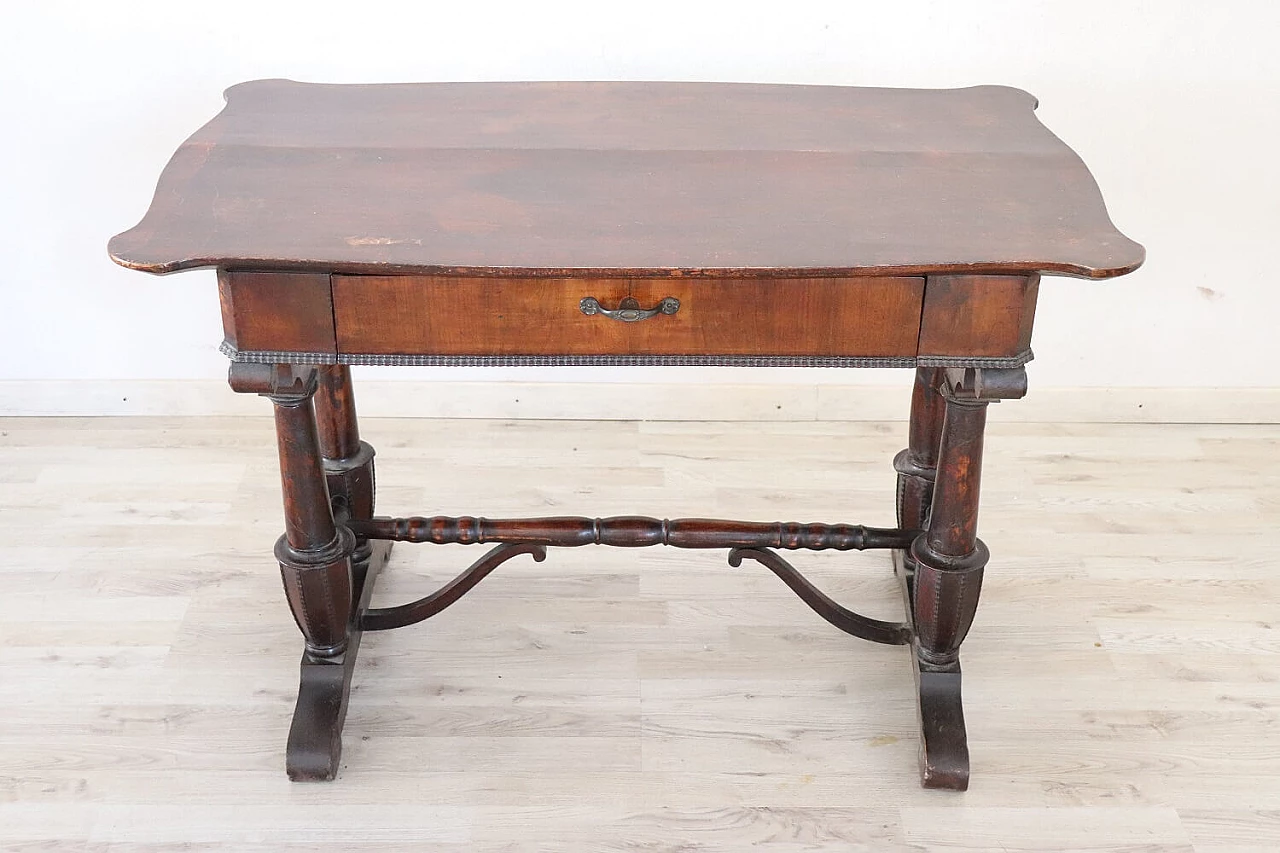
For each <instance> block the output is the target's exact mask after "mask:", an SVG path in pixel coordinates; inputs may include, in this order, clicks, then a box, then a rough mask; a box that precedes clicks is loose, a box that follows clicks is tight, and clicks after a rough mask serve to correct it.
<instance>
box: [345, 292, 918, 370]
mask: <svg viewBox="0 0 1280 853" xmlns="http://www.w3.org/2000/svg"><path fill="white" fill-rule="evenodd" d="M923 294H924V279H922V278H796V279H681V278H675V279H670V278H667V279H542V278H539V279H532V278H483V279H482V278H456V277H446V276H413V275H403V276H394V275H392V276H348V275H335V276H333V310H334V319H335V322H336V332H337V340H338V352H339V353H342V354H348V355H350V354H371V355H798V356H867V357H876V356H914V355H915V354H916V344H917V341H918V339H919V332H920V312H921V305H922V301H923ZM585 297H594V298H595V299H596V300H597V301H598V302H599V303H600V305H601V307H603V308H605V309H607V310H612V309H616V308H617V307H618V306H619V303H621V302H622V300H623V299H625V298H627V297H630V298H633V299H634V300H635V301H636V302H637V303H638V304H639V307H640V308H641V309H649V308H653V307H655V306H657V305H658V304H659V303H660V302H661V301H662V300H663V299H665V298H667V297H673V298H675V299H677V300H679V302H680V307H679V309H678V310H677V311H676V312H675V313H674V314H664V313H658V314H656V315H655V316H652V317H649V318H647V319H643V320H639V321H637V322H622V321H620V320H615V319H611V318H609V317H606V316H604V315H602V314H594V315H587V314H584V313H583V312H582V309H581V307H580V303H581V301H582V300H583V299H584V298H585Z"/></svg>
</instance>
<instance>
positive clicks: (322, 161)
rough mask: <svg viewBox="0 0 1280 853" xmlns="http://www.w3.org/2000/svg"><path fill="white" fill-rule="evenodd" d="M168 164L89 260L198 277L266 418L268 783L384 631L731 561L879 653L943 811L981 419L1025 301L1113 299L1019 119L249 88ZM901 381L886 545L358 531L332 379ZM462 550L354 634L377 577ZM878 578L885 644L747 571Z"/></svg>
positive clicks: (1071, 172) (400, 522)
mask: <svg viewBox="0 0 1280 853" xmlns="http://www.w3.org/2000/svg"><path fill="white" fill-rule="evenodd" d="M226 97H227V106H226V108H225V109H224V110H223V111H222V113H221V114H219V115H218V116H217V117H216V118H214V119H213V120H212V121H210V122H209V123H208V124H207V125H205V126H204V127H203V128H201V129H200V130H198V131H197V132H196V133H195V135H194V136H192V137H191V138H190V139H188V140H187V141H186V142H185V143H184V144H183V145H182V146H181V147H180V148H179V149H178V151H177V153H176V154H174V156H173V159H172V160H171V161H170V162H169V165H168V166H167V167H166V168H165V170H164V173H163V174H162V175H161V177H160V182H159V186H158V188H157V190H156V194H155V199H154V201H153V202H152V204H151V208H150V210H149V211H148V212H147V214H146V216H145V217H144V218H143V220H142V221H141V222H140V223H139V224H138V225H137V226H135V227H134V228H133V229H131V230H129V231H126V232H124V233H123V234H120V235H119V236H117V237H115V238H114V239H113V240H112V241H111V246H110V252H111V256H112V258H114V259H115V260H116V261H117V262H118V263H120V264H123V265H124V266H127V267H131V268H133V269H138V270H144V271H146V272H151V273H170V272H175V271H178V270H185V269H193V268H197V267H216V268H217V270H218V287H219V295H220V297H221V301H222V324H223V330H224V332H225V335H226V338H225V341H224V343H223V345H222V349H223V351H224V352H225V353H226V355H227V356H229V357H230V359H231V362H232V363H231V370H230V383H231V387H232V388H233V389H235V390H236V391H241V392H249V393H257V394H262V395H264V396H266V397H268V398H269V399H270V400H271V401H272V403H273V404H274V410H275V417H276V432H277V436H278V440H279V447H280V467H281V472H282V481H283V491H284V515H285V533H284V535H283V536H282V537H281V538H280V540H279V541H278V542H277V543H276V547H275V557H276V559H277V560H278V562H279V564H280V569H281V573H282V575H283V578H284V587H285V594H286V597H287V599H288V603H289V606H290V608H291V609H292V612H293V616H294V618H295V619H296V621H297V623H298V627H299V628H300V629H301V631H302V634H303V637H304V640H305V648H304V652H303V657H302V676H301V687H300V690H299V694H298V704H297V710H296V711H295V714H294V719H293V726H292V729H291V731H290V734H289V743H288V749H287V761H286V764H287V768H288V772H289V775H290V777H292V778H295V779H330V778H332V777H333V776H334V774H335V772H336V770H337V766H338V757H339V753H340V750H341V743H342V741H341V732H342V724H343V720H344V718H345V715H346V707H347V699H348V693H349V687H350V682H351V673H352V669H353V667H354V665H355V660H356V652H357V650H358V648H359V643H360V636H361V632H363V631H375V630H383V629H388V628H397V627H401V626H404V625H409V624H412V623H415V622H418V621H421V620H422V619H425V618H427V617H429V616H431V615H433V614H435V613H438V612H440V611H441V610H443V609H444V608H445V607H448V606H449V605H450V604H452V603H453V602H455V601H457V600H458V599H459V598H461V597H462V596H463V595H464V594H466V593H467V592H468V591H469V590H470V589H471V588H472V587H474V586H475V585H476V584H477V583H478V582H479V581H480V580H481V579H482V578H484V576H485V575H487V574H488V573H489V572H491V571H493V569H495V568H496V567H497V566H498V565H499V564H501V563H502V562H504V561H506V560H509V559H511V558H513V557H516V556H519V555H523V554H528V555H531V556H532V557H533V558H534V559H536V560H542V559H545V557H546V549H547V548H548V547H549V546H579V545H591V544H595V545H617V546H623V547H639V546H646V545H658V544H662V545H671V546H675V547H678V548H724V549H729V554H728V557H729V560H730V562H732V563H733V564H734V565H737V564H739V563H741V561H743V560H754V561H757V562H759V563H762V564H763V565H764V566H766V567H768V568H769V569H770V570H772V571H773V572H774V573H775V574H777V575H778V576H779V577H780V578H781V579H782V580H783V581H784V582H785V583H786V584H787V585H788V586H789V587H790V588H791V589H792V590H794V591H795V592H796V593H797V594H798V595H799V596H800V598H802V599H803V600H804V601H805V602H806V603H808V604H809V606H810V607H812V608H813V609H814V610H815V611H816V612H817V613H818V615H820V616H821V617H822V618H824V619H826V620H827V621H828V622H830V623H831V624H832V625H834V626H835V627H836V628H839V629H840V630H842V631H846V632H848V633H850V634H853V635H855V636H858V637H862V638H865V639H868V640H873V641H875V642H880V643H893V644H901V645H907V646H909V647H910V649H911V660H912V666H913V669H914V672H915V677H916V682H917V685H918V688H919V690H918V700H919V703H918V707H919V720H920V735H921V740H920V746H921V750H920V754H921V774H922V779H923V783H924V784H925V785H926V786H930V787H941V788H955V789H963V788H964V787H966V785H967V784H968V777H969V755H968V747H967V745H966V739H965V730H964V717H963V713H962V710H961V703H960V660H959V650H960V645H961V642H962V641H963V640H964V638H965V634H966V632H967V631H968V628H969V625H970V623H971V621H972V619H973V615H974V611H975V609H976V607H977V604H978V593H979V589H980V587H981V584H982V572H983V567H984V566H985V564H986V563H987V557H988V554H987V548H986V546H985V545H983V543H982V542H981V541H980V540H979V539H978V538H977V512H978V483H979V473H980V468H981V459H982V441H983V430H984V426H985V422H986V410H987V405H988V404H989V403H990V402H992V401H995V400H1000V399H1008V398H1017V397H1021V396H1022V395H1023V394H1024V393H1025V391H1026V373H1025V371H1024V365H1025V364H1026V363H1027V361H1029V360H1030V358H1031V350H1030V340H1031V327H1032V318H1033V315H1034V313H1035V306H1036V292H1037V288H1038V286H1039V281H1040V276H1041V275H1042V274H1054V275H1066V276H1074V277H1077V278H1093V279H1102V278H1109V277H1112V276H1117V275H1123V274H1125V273H1128V272H1130V271H1132V270H1134V269H1136V268H1137V267H1138V266H1139V264H1141V263H1142V260H1143V250H1142V247H1141V246H1139V245H1138V244H1136V243H1134V242H1132V241H1131V240H1129V239H1127V238H1126V237H1124V236H1123V235H1122V234H1120V233H1119V232H1118V231H1117V230H1116V229H1115V227H1114V226H1112V224H1111V222H1110V220H1109V219H1108V217H1107V213H1106V210H1105V208H1104V206H1103V202H1102V198H1101V195H1100V194H1099V192H1098V188H1097V186H1096V184H1095V183H1094V181H1093V178H1092V177H1091V176H1090V174H1089V172H1088V170H1087V169H1086V168H1085V166H1084V164H1083V163H1082V162H1081V161H1080V159H1079V158H1078V157H1077V156H1076V155H1075V154H1074V153H1073V152H1072V151H1071V149H1069V148H1068V147H1067V146H1066V145H1064V144H1063V143H1062V142H1061V141H1059V140H1058V139H1057V137H1055V136H1054V135H1053V134H1051V133H1050V132H1049V131H1047V130H1046V129H1045V128H1044V127H1043V126H1041V125H1040V123H1039V122H1038V121H1037V120H1036V118H1035V115H1034V112H1033V110H1034V109H1035V106H1036V101H1035V99H1034V98H1032V97H1031V96H1030V95H1028V94H1027V93H1025V92H1022V91H1019V90H1017V89H1009V88H1004V87H998V86H980V87H976V88H969V89H955V90H907V89H903V90H893V89H859V88H845V87H834V86H832V87H827V86H773V85H738V84H686V83H466V84H452V83H451V84H420V85H376V86H335V85H312V84H303V83H295V82H291V81H287V80H262V81H256V82H251V83H244V84H241V85H238V86H235V87H233V88H231V89H230V90H228V91H227V93H226ZM352 364H379V365H747V366H752V365H760V366H778V365H794V366H836V367H914V368H915V369H916V373H915V388H914V393H913V397H912V406H911V423H910V429H909V432H910V435H909V442H908V447H907V449H906V450H904V451H902V452H901V453H900V454H899V455H898V456H897V458H896V459H895V460H894V467H895V468H896V469H897V471H898V489H897V500H896V502H897V525H898V526H897V527H895V528H891V529H877V528H869V527H862V526H859V525H853V524H842V523H841V524H835V523H832V524H811V523H805V524H799V523H794V522H781V523H778V522H771V523H761V522H746V521H727V520H714V519H670V520H664V519H656V518H648V517H645V516H627V517H617V518H524V519H489V518H473V517H462V518H451V517H443V516H441V517H435V518H418V517H405V518H387V517H381V516H377V515H375V514H374V472H373V448H372V447H370V446H369V445H368V444H367V443H365V442H363V441H361V440H360V436H359V432H358V430H357V426H356V414H355V406H354V402H353V396H352V390H351V380H350V368H349V365H352ZM393 541H401V542H433V543H464V544H471V543H475V544H491V545H492V546H493V547H492V549H491V550H489V551H487V552H486V553H485V554H484V555H483V556H482V557H481V558H480V559H479V560H478V561H476V562H475V563H474V564H473V565H472V566H471V567H469V568H468V569H466V570H465V571H463V572H462V573H461V574H460V575H458V576H457V577H456V578H455V579H454V580H452V581H450V582H449V583H447V584H445V585H444V586H443V587H442V588H441V589H439V590H438V591H436V592H435V593H433V594H431V595H429V596H427V597H425V598H423V599H421V600H419V601H414V602H411V603H408V604H404V605H401V606H399V607H389V608H370V607H368V602H369V596H370V590H371V588H372V586H373V581H374V578H375V576H376V574H377V572H378V570H379V568H380V567H381V566H382V565H383V563H385V561H386V558H387V553H388V550H389V549H390V544H391V542H393ZM824 548H834V549H838V550H848V549H863V548H886V549H893V551H894V554H895V568H896V570H897V573H898V576H899V577H900V578H901V585H902V588H903V593H904V597H905V602H906V614H907V615H906V619H905V620H904V621H903V622H900V623H892V622H881V621H877V620H873V619H868V618H866V617H863V616H861V615H859V614H857V613H856V612H854V611H852V610H849V609H848V608H846V607H844V606H843V605H841V604H838V603H836V602H835V601H833V600H831V599H830V598H828V597H827V596H826V595H825V594H824V593H822V592H821V591H820V590H818V589H817V588H815V587H814V586H813V585H812V584H810V583H809V581H807V580H806V579H805V578H804V577H803V576H802V575H801V574H800V573H799V572H798V571H796V569H795V568H793V567H792V566H791V564H790V563H788V562H787V561H786V560H784V559H783V558H782V556H780V555H779V553H778V550H779V549H824Z"/></svg>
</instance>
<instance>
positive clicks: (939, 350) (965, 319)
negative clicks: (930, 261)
mask: <svg viewBox="0 0 1280 853" xmlns="http://www.w3.org/2000/svg"><path fill="white" fill-rule="evenodd" d="M1039 291H1040V276H1038V275H1031V276H1010V275H984V276H977V275H931V276H929V279H928V283H927V284H926V286H925V294H924V312H923V316H922V317H921V318H920V355H923V356H934V357H945V356H956V355H963V356H1015V355H1018V354H1019V353H1023V352H1026V351H1027V350H1028V349H1030V348H1031V325H1032V321H1033V319H1034V318H1035V313H1036V297H1037V295H1038V294H1039Z"/></svg>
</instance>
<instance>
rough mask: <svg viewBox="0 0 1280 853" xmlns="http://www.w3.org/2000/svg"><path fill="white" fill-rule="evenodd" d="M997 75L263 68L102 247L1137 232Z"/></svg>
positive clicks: (692, 269) (562, 259)
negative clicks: (777, 79) (938, 80)
mask: <svg viewBox="0 0 1280 853" xmlns="http://www.w3.org/2000/svg"><path fill="white" fill-rule="evenodd" d="M1035 106H1036V100H1035V98H1034V97H1032V96H1031V95H1029V94H1027V93H1026V92H1023V91H1021V90H1018V89H1012V88H1008V87H1003V86H976V87H971V88H967V89H937V90H924V89H872V88H855V87H843V86H792V85H760V84H740V83H429V84H396V85H320V84H307V83H296V82H293V81H289V80H258V81H253V82H249V83H243V84H240V85H237V86H233V87H232V88H231V89H229V90H228V91H227V106H226V108H225V109H224V110H223V111H222V112H221V113H220V114H219V115H218V116H217V117H216V118H214V119H213V120H211V121H210V122H209V123H208V124H206V125H205V126H204V127H203V128H201V129H200V130H198V131H197V132H196V133H195V134H194V135H192V136H191V138H190V139H188V140H187V141H186V142H185V143H184V144H183V145H182V146H181V147H180V148H179V149H178V151H177V152H176V153H175V154H174V156H173V159H172V160H171V161H170V163H169V165H168V166H167V167H166V168H165V170H164V173H163V174H162V175H161V177H160V181H159V186H158V187H157V190H156V194H155V199H154V201H153V202H152V205H151V208H150V210H149V212H148V213H147V214H146V216H145V217H144V218H143V219H142V221H141V222H140V223H139V224H138V225H137V226H135V227H134V228H132V229H130V230H129V231H126V232H125V233H123V234H120V235H118V236H117V237H116V238H115V239H113V240H112V241H111V246H110V252H111V255H112V257H113V258H115V260H117V261H118V262H119V263H121V264H124V265H125V266H128V267H133V268H135V269H141V270H147V271H150V272H172V271H175V270H180V269H190V268H194V267H202V266H219V265H234V266H237V267H239V268H243V269H270V270H283V269H301V270H313V271H314V270H324V271H326V272H353V273H399V272H417V273H427V274H468V273H470V274H480V275H493V274H511V275H522V274H525V275H528V274H536V275H551V276H555V275H584V276H589V277H590V276H634V275H668V274H676V273H679V274H688V275H698V276H716V275H724V276H729V277H739V278H740V277H744V276H751V275H762V276H788V275H790V276H796V275H800V276H825V275H846V274H865V275H915V274H925V273H946V272H954V273H972V272H987V273H992V272H1005V273H1022V274H1029V273H1034V272H1056V273H1061V274H1065V275H1074V276H1083V277H1088V278H1107V277H1110V276H1114V275H1121V274H1123V273H1126V272H1129V271H1131V270H1133V269H1135V268H1136V267H1137V266H1138V265H1139V264H1141V263H1142V259H1143V249H1142V247H1141V246H1139V245H1138V244H1137V243H1134V242H1133V241H1131V240H1129V239H1128V238H1126V237H1125V236H1124V235H1122V234H1121V233H1120V232H1118V231H1117V230H1116V229H1115V227H1114V226H1113V225H1112V224H1111V221H1110V219H1109V218H1108V215H1107V211H1106V208H1105V206H1104V204H1103V200H1102V196H1101V194H1100V193H1099V191H1098V187H1097V184H1096V183H1095V182H1094V180H1093V177H1092V176H1091V175H1090V174H1089V171H1088V169H1087V168H1086V167H1085V165H1084V163H1083V162H1081V160H1080V158H1079V157H1078V156H1076V154H1075V153H1074V152H1073V151H1072V150H1071V149H1070V148H1068V147H1067V146H1066V145H1065V144H1064V143H1063V142H1062V141H1061V140H1059V139H1058V138H1057V137H1056V136H1054V135H1053V134H1052V133H1050V132H1049V131H1048V130H1047V129H1045V128H1044V126H1043V125H1041V124H1040V123H1039V121H1037V120H1036V117H1035V113H1034V109H1035Z"/></svg>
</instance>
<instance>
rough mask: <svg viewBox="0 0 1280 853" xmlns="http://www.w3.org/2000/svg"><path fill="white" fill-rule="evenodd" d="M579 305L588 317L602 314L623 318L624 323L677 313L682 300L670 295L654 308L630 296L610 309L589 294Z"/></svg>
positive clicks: (613, 317)
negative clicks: (645, 305) (647, 306)
mask: <svg viewBox="0 0 1280 853" xmlns="http://www.w3.org/2000/svg"><path fill="white" fill-rule="evenodd" d="M578 307H579V308H580V309H582V313H583V314H586V315H587V316H588V317H590V316H591V315H592V314H602V315H604V316H605V317H608V318H610V319H612V320H621V321H622V322H624V323H639V322H640V321H641V320H648V319H649V318H650V317H652V316H654V315H656V314H674V313H676V312H677V311H679V310H680V300H679V299H676V298H675V297H674V296H668V297H665V298H664V299H663V300H662V301H661V302H659V303H658V304H657V305H655V306H653V307H652V308H641V307H640V303H639V302H637V301H636V300H635V299H634V298H632V297H630V296H628V297H627V298H626V299H623V300H622V301H621V302H619V303H618V307H617V308H614V309H613V310H612V311H610V310H609V309H608V308H605V307H604V306H603V305H601V304H600V300H598V299H596V298H595V297H594V296H587V297H584V298H583V300H582V301H581V302H579V303H578Z"/></svg>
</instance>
